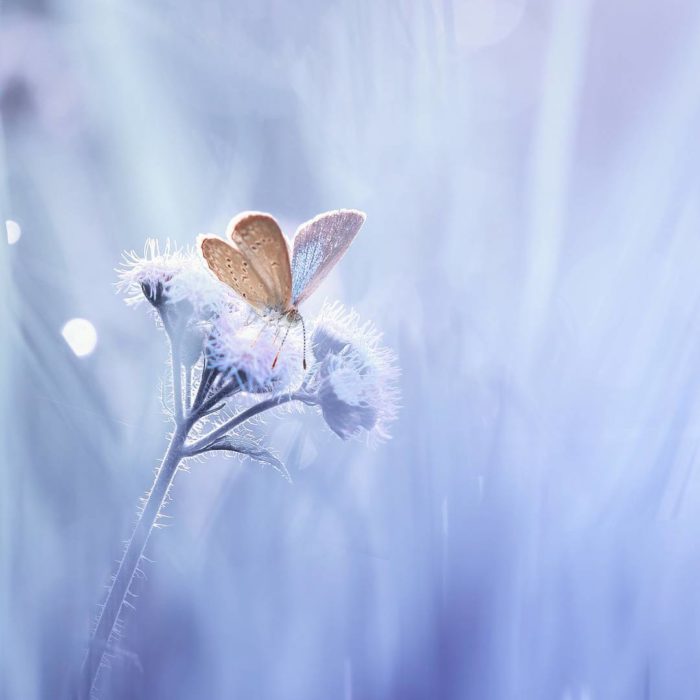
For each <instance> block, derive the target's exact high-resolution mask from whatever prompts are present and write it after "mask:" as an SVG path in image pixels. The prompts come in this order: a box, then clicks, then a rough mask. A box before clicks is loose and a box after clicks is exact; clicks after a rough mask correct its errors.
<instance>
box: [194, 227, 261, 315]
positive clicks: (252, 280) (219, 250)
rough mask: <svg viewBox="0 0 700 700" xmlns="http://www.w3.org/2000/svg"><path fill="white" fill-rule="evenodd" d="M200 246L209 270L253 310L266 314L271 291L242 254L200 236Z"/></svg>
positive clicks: (211, 239) (229, 246)
mask: <svg viewBox="0 0 700 700" xmlns="http://www.w3.org/2000/svg"><path fill="white" fill-rule="evenodd" d="M198 243H199V249H200V250H201V252H202V257H203V258H204V260H205V261H206V263H207V265H208V266H209V269H210V270H211V271H212V272H213V273H214V274H215V275H216V276H217V277H218V278H219V279H220V280H221V281H222V282H223V283H224V284H226V285H228V286H229V287H231V288H232V289H233V291H234V292H236V293H237V294H238V295H239V296H241V297H243V299H245V301H247V302H248V303H249V304H250V305H251V306H252V307H253V308H255V309H257V310H258V311H264V310H265V309H266V307H267V305H268V301H269V299H270V298H271V297H272V292H271V291H270V290H269V289H268V287H267V285H266V283H265V282H264V280H263V278H262V277H261V276H260V275H259V274H258V273H257V272H256V271H255V269H254V268H253V267H252V266H251V265H250V263H249V262H248V260H247V259H246V257H245V256H244V255H243V254H242V253H241V251H240V250H238V248H236V247H234V246H232V245H230V244H229V243H227V242H226V241H223V240H221V238H219V237H217V236H200V238H199V241H198Z"/></svg>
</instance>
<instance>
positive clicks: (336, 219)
mask: <svg viewBox="0 0 700 700" xmlns="http://www.w3.org/2000/svg"><path fill="white" fill-rule="evenodd" d="M365 218H366V217H365V215H364V214H363V213H362V212H361V211H355V210H354V209H340V210H338V211H330V212H326V213H325V214H319V216H317V217H316V218H315V219H311V221H307V222H306V223H305V224H302V225H301V226H300V227H299V228H298V229H297V232H296V235H295V236H294V253H293V256H292V303H293V304H294V306H297V305H298V304H300V303H301V302H302V301H304V300H305V299H307V298H308V297H309V295H310V294H311V293H312V292H313V291H314V290H315V289H316V288H317V287H318V286H319V284H321V282H323V280H324V279H325V277H326V275H327V274H328V273H329V272H330V271H331V270H332V269H333V266H334V265H335V264H336V263H337V262H338V260H340V258H342V257H343V255H344V254H345V251H346V250H347V249H348V247H349V246H350V244H351V243H352V241H353V238H355V236H356V235H357V232H358V231H359V230H360V227H361V226H362V224H363V223H364V221H365Z"/></svg>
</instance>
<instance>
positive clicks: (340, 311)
mask: <svg viewBox="0 0 700 700" xmlns="http://www.w3.org/2000/svg"><path fill="white" fill-rule="evenodd" d="M314 326H315V327H314V331H313V334H312V337H311V345H312V348H313V353H314V357H315V358H316V360H317V365H316V369H315V377H314V379H313V385H314V386H315V388H316V391H317V395H318V403H319V405H320V407H321V411H322V412H323V417H324V418H325V420H326V423H327V424H328V426H329V427H330V428H331V430H333V432H334V433H336V435H338V436H339V437H341V438H343V439H344V440H346V439H348V438H350V437H354V436H358V435H361V434H363V433H364V434H367V435H370V436H374V437H377V438H380V439H381V438H387V437H388V436H389V434H388V430H387V427H388V425H389V423H391V422H392V421H393V420H394V419H395V418H396V413H397V405H398V398H399V395H398V389H397V386H396V383H397V379H398V374H399V371H398V368H397V366H396V356H395V355H394V353H393V351H391V350H390V349H389V348H387V347H385V346H383V345H382V344H381V334H380V333H379V332H378V331H377V330H376V328H375V327H374V325H373V324H372V323H371V322H368V321H367V322H364V323H362V322H360V319H359V316H358V315H357V313H355V312H354V311H346V310H345V309H344V308H343V306H341V305H340V304H326V305H324V307H323V309H322V310H321V313H320V315H319V317H318V318H317V319H316V321H315V324H314Z"/></svg>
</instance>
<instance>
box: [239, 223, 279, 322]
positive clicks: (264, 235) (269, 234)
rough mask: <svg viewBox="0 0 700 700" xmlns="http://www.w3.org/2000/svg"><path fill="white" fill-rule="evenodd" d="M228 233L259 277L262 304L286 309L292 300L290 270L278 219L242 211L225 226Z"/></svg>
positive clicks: (276, 308) (277, 308) (271, 307)
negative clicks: (262, 289)
mask: <svg viewBox="0 0 700 700" xmlns="http://www.w3.org/2000/svg"><path fill="white" fill-rule="evenodd" d="M228 235H229V236H230V237H231V240H232V241H233V243H234V246H235V247H236V248H237V249H238V250H239V251H240V253H241V255H242V256H243V259H244V260H245V261H246V262H247V263H248V265H249V266H250V268H252V270H253V271H254V272H255V273H256V274H257V276H258V277H259V278H260V279H261V280H262V282H263V286H264V288H265V290H266V292H267V296H266V298H265V299H264V300H263V303H264V304H265V306H267V307H268V308H270V309H273V310H276V311H280V312H283V311H286V310H288V309H289V308H290V306H291V302H292V270H291V266H290V264H289V248H288V247H287V241H286V239H285V237H284V234H283V233H282V231H281V230H280V227H279V226H278V224H277V222H276V221H275V220H274V219H273V218H272V217H271V216H270V215H269V214H261V213H258V212H245V213H244V214H240V215H239V216H237V217H236V218H235V219H233V221H231V223H230V224H229V228H228Z"/></svg>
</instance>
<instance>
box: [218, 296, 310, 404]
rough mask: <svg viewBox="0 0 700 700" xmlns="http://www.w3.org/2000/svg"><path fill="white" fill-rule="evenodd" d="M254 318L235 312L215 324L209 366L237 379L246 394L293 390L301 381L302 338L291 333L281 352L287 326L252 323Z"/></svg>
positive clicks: (263, 322)
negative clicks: (296, 383) (297, 382)
mask: <svg viewBox="0 0 700 700" xmlns="http://www.w3.org/2000/svg"><path fill="white" fill-rule="evenodd" d="M250 318H251V317H250V314H246V313H244V312H243V311H241V310H240V309H233V310H230V311H228V312H225V313H222V314H221V315H220V316H218V317H217V318H216V319H215V320H214V321H213V323H212V330H211V333H210V335H209V337H208V338H207V341H206V343H205V349H204V352H205V357H206V362H207V366H209V367H211V368H212V369H215V370H217V371H218V372H221V373H222V374H224V375H226V376H227V377H230V378H235V379H236V380H237V381H238V382H239V383H240V384H241V387H242V388H243V390H244V391H248V392H251V393H268V392H283V391H285V390H289V389H290V388H291V387H292V386H293V385H294V384H295V382H296V381H298V380H299V378H300V373H301V367H302V352H301V345H300V339H299V338H298V337H297V336H298V334H297V333H295V329H291V332H290V333H289V335H288V336H287V340H286V341H285V343H284V346H282V348H281V350H280V345H281V342H282V338H283V337H284V334H285V333H286V332H287V328H286V324H285V322H283V321H282V322H280V324H279V325H277V324H275V323H271V322H267V321H264V320H258V321H257V322H251V320H250ZM278 353H279V355H278ZM275 358H277V361H276V362H275ZM273 365H274V366H273Z"/></svg>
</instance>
